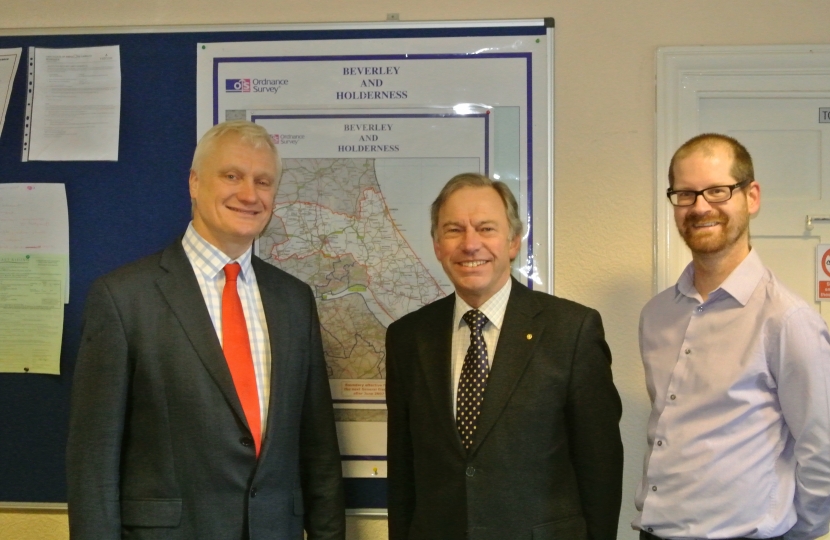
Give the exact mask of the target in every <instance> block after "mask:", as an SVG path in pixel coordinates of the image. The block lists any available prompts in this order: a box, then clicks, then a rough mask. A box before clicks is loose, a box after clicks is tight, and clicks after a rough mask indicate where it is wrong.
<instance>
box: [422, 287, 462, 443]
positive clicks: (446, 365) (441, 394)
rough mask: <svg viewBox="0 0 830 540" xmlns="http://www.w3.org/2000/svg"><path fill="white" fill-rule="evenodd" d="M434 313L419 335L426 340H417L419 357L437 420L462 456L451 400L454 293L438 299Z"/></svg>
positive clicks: (426, 320)
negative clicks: (436, 411) (436, 413)
mask: <svg viewBox="0 0 830 540" xmlns="http://www.w3.org/2000/svg"><path fill="white" fill-rule="evenodd" d="M433 306H434V307H435V312H434V313H432V312H431V313H427V314H426V318H425V320H424V330H423V331H422V332H419V333H418V335H422V336H426V339H423V340H420V342H419V343H418V358H420V360H421V361H420V365H421V369H422V371H423V373H424V380H425V381H426V385H427V388H428V389H429V396H430V399H431V401H432V403H433V404H434V406H435V407H436V409H437V410H438V422H439V423H440V424H441V428H440V429H442V430H443V431H444V432H445V433H446V435H447V436H449V437H451V438H452V440H453V441H455V442H454V444H455V446H456V448H457V449H458V452H459V453H460V454H461V455H466V454H467V451H466V450H465V449H464V446H463V445H462V444H461V439H460V438H459V436H458V429H457V428H456V426H455V411H454V405H453V403H452V319H453V309H454V308H455V295H454V294H452V295H450V296H448V297H446V298H443V299H441V300H438V302H436V303H435V304H433Z"/></svg>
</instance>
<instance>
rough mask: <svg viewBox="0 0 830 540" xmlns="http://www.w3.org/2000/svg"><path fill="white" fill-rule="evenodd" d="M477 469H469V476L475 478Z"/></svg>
mask: <svg viewBox="0 0 830 540" xmlns="http://www.w3.org/2000/svg"><path fill="white" fill-rule="evenodd" d="M475 474H476V468H475V467H467V476H475Z"/></svg>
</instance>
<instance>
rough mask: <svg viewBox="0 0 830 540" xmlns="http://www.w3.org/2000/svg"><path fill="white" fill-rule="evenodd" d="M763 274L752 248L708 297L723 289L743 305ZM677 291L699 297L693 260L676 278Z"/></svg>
mask: <svg viewBox="0 0 830 540" xmlns="http://www.w3.org/2000/svg"><path fill="white" fill-rule="evenodd" d="M763 275H764V263H763V262H762V261H761V257H760V256H759V255H758V253H757V252H756V251H755V250H754V249H753V250H750V252H749V255H747V256H746V257H744V260H742V261H741V263H740V264H739V265H738V266H737V267H735V269H734V270H732V273H731V274H729V276H728V277H727V278H726V279H725V280H724V281H723V283H721V285H720V287H718V288H717V289H715V290H714V291H712V292H711V293H710V294H709V297H710V298H717V297H718V296H720V295H719V294H715V293H717V292H718V291H723V292H725V293H727V294H729V295H730V296H731V297H732V298H734V299H735V300H737V301H738V302H740V304H741V305H742V306H745V305H746V303H747V302H748V301H749V297H750V296H752V292H753V291H754V290H755V288H756V287H757V286H758V282H759V281H760V280H761V278H762V277H763ZM677 293H678V294H682V295H684V296H688V297H689V298H699V297H700V294H699V293H698V292H697V289H695V269H694V263H693V262H691V263H689V264H688V265H687V266H686V269H685V270H683V273H682V274H681V275H680V278H679V279H678V280H677ZM713 295H714V296H713Z"/></svg>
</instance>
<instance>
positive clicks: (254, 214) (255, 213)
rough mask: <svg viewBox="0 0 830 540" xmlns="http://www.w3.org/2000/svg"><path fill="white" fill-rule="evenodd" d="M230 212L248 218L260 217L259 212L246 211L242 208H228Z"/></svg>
mask: <svg viewBox="0 0 830 540" xmlns="http://www.w3.org/2000/svg"><path fill="white" fill-rule="evenodd" d="M225 208H227V209H228V210H230V211H232V212H236V213H237V214H243V215H246V216H257V215H259V210H244V209H242V208H234V207H233V206H226V207H225Z"/></svg>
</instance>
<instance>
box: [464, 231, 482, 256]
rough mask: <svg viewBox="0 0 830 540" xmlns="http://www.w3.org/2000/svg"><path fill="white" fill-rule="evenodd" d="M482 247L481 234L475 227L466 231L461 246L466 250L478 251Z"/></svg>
mask: <svg viewBox="0 0 830 540" xmlns="http://www.w3.org/2000/svg"><path fill="white" fill-rule="evenodd" d="M480 247H481V236H479V234H478V231H476V230H475V229H472V230H469V231H466V232H465V233H464V237H463V238H462V240H461V248H462V249H463V250H464V251H466V252H474V251H477V250H478V248H480Z"/></svg>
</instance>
